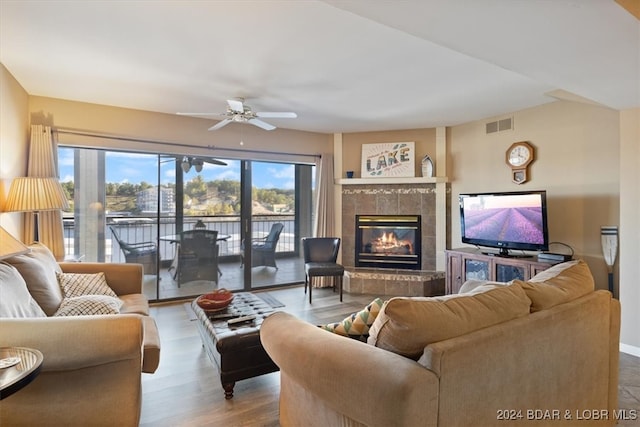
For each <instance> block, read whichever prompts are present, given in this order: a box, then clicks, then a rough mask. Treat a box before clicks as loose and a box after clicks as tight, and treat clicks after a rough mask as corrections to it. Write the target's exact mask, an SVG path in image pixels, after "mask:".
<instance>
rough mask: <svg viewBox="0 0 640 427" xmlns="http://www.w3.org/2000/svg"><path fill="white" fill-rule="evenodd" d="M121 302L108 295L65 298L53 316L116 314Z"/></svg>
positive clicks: (118, 311)
mask: <svg viewBox="0 0 640 427" xmlns="http://www.w3.org/2000/svg"><path fill="white" fill-rule="evenodd" d="M120 307H122V301H120V300H119V299H118V298H114V297H112V296H108V295H82V296H79V297H72V298H65V299H63V300H62V304H60V308H59V309H58V311H56V312H55V314H54V316H90V315H96V314H118V313H120Z"/></svg>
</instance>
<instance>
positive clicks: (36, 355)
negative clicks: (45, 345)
mask: <svg viewBox="0 0 640 427" xmlns="http://www.w3.org/2000/svg"><path fill="white" fill-rule="evenodd" d="M10 358H19V361H17V359H16V360H15V361H16V362H17V363H16V364H13V365H11V366H7V367H6V368H0V400H2V399H4V398H6V397H9V396H11V395H12V394H13V393H15V392H16V391H18V390H20V389H21V388H23V387H24V386H26V385H27V384H29V383H30V382H31V381H33V380H34V378H35V377H37V376H38V374H39V373H40V368H41V367H42V361H43V357H42V353H40V352H39V351H38V350H35V349H32V348H26V347H0V363H3V364H4V363H7V362H8V361H9V360H8V359H10Z"/></svg>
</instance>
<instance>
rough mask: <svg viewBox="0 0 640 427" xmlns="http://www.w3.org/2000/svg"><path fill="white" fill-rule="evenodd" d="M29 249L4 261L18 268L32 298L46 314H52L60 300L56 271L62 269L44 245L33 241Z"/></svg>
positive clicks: (59, 271)
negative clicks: (27, 251)
mask: <svg viewBox="0 0 640 427" xmlns="http://www.w3.org/2000/svg"><path fill="white" fill-rule="evenodd" d="M29 249H31V251H30V252H29V253H26V254H23V255H17V256H14V257H11V258H7V259H6V260H5V261H6V262H7V263H9V264H11V265H13V266H14V267H15V268H17V269H18V271H19V272H20V275H21V276H22V278H23V279H24V281H25V283H26V284H27V288H28V289H29V293H30V294H31V296H32V297H33V299H35V300H36V302H37V303H38V305H39V306H40V307H41V308H42V310H43V311H44V312H45V313H46V314H47V316H52V315H53V314H54V313H55V312H56V310H57V309H58V307H60V303H61V302H62V291H61V290H60V286H59V285H58V279H57V278H56V272H57V273H62V270H61V269H60V266H59V265H58V263H57V261H56V258H55V257H54V256H53V254H52V253H51V251H50V250H49V248H47V247H46V246H45V245H43V244H41V243H33V244H31V245H29Z"/></svg>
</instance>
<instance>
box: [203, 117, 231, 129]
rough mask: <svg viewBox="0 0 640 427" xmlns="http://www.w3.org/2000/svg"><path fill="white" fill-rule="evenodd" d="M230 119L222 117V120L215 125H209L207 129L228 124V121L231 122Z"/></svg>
mask: <svg viewBox="0 0 640 427" xmlns="http://www.w3.org/2000/svg"><path fill="white" fill-rule="evenodd" d="M231 121H232V120H231V119H224V120H220V121H219V122H218V123H216V124H215V125H213V126H211V127H210V128H209V130H217V129H220V128H221V127H223V126H226V125H228V124H229V123H231Z"/></svg>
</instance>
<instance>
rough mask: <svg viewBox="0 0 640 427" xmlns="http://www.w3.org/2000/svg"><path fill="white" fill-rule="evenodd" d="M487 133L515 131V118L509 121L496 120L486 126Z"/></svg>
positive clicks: (508, 119)
mask: <svg viewBox="0 0 640 427" xmlns="http://www.w3.org/2000/svg"><path fill="white" fill-rule="evenodd" d="M486 129H487V133H488V134H489V133H495V132H502V131H503V130H511V129H513V117H509V118H507V119H502V120H496V121H495V122H489V123H487V124H486Z"/></svg>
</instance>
